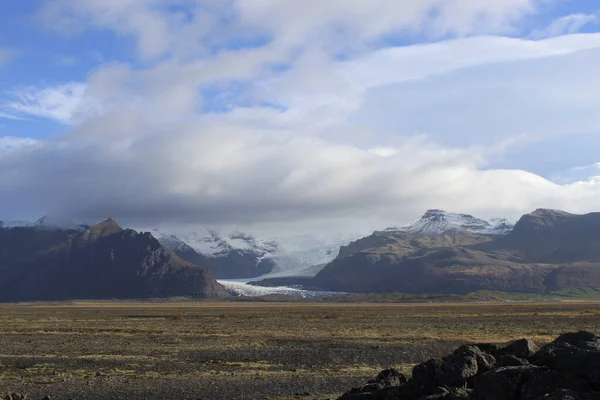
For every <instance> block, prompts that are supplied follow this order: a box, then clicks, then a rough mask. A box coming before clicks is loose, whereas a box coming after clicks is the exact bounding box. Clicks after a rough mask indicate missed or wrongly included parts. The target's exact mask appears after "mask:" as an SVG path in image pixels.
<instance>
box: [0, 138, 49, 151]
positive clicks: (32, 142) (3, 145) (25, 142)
mask: <svg viewBox="0 0 600 400" xmlns="http://www.w3.org/2000/svg"><path fill="white" fill-rule="evenodd" d="M37 145H40V141H39V140H37V139H32V138H22V137H14V136H0V154H1V152H2V151H9V150H17V149H20V148H23V147H29V146H37Z"/></svg>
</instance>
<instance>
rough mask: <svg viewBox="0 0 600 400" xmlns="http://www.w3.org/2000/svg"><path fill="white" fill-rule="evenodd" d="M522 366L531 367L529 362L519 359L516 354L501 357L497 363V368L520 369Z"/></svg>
mask: <svg viewBox="0 0 600 400" xmlns="http://www.w3.org/2000/svg"><path fill="white" fill-rule="evenodd" d="M520 365H529V361H527V360H525V359H523V358H518V357H517V356H515V355H514V354H505V355H503V356H499V357H498V359H497V361H496V367H518V366H520Z"/></svg>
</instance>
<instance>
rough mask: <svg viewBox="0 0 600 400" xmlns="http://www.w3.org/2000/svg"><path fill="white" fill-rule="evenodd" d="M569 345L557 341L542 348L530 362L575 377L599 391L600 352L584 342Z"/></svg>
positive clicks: (573, 341) (563, 341) (565, 342)
mask: <svg viewBox="0 0 600 400" xmlns="http://www.w3.org/2000/svg"><path fill="white" fill-rule="evenodd" d="M563 336H564V335H563ZM561 338H562V336H561ZM561 338H559V339H561ZM571 343H576V344H578V345H579V346H581V347H578V346H577V345H573V344H571ZM571 343H569V342H568V341H565V340H558V339H557V340H555V341H554V342H552V343H550V344H547V345H546V346H544V347H542V348H541V349H540V350H539V351H538V352H537V353H536V354H535V355H534V356H533V357H532V358H531V361H532V362H533V363H535V364H536V365H543V366H545V367H548V368H550V369H553V370H557V371H561V372H565V373H571V374H574V375H577V376H579V377H581V378H583V379H584V380H585V381H586V382H587V383H588V384H589V385H590V386H591V387H592V388H593V389H594V390H600V351H599V350H597V349H593V348H590V346H589V345H588V344H587V342H586V341H578V340H572V341H571Z"/></svg>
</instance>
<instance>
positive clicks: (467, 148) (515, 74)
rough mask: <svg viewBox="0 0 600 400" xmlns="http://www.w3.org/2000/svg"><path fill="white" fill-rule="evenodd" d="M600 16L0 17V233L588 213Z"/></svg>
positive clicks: (254, 10) (572, 3)
mask: <svg viewBox="0 0 600 400" xmlns="http://www.w3.org/2000/svg"><path fill="white" fill-rule="evenodd" d="M598 71H600V3H599V2H598V1H597V0H403V1H398V0H369V1H366V0H303V1H297V0H86V1H79V0H53V1H41V0H39V1H38V0H27V1H18V2H17V1H11V0H0V194H1V195H0V220H32V219H36V218H39V217H40V216H42V215H46V214H50V215H58V216H62V217H64V218H71V219H73V220H82V221H92V222H93V221H99V220H102V219H104V218H106V217H108V216H110V217H113V218H115V219H117V220H118V221H123V222H124V223H125V224H128V225H132V226H157V225H172V226H195V225H202V226H239V227H241V228H245V229H249V230H252V229H256V230H260V229H273V230H282V231H286V230H287V231H294V230H298V229H314V230H323V229H334V230H344V229H355V228H356V227H363V228H365V227H372V228H381V227H383V226H387V225H394V224H398V223H403V222H406V221H410V220H413V219H417V218H418V217H419V216H420V215H421V214H422V213H423V212H424V211H425V210H426V209H429V208H442V209H446V210H448V211H452V212H465V213H471V214H474V215H477V216H481V217H492V216H504V217H507V218H509V219H516V218H518V216H519V215H521V214H523V213H527V212H531V211H533V210H534V209H536V208H556V209H563V210H566V211H569V212H574V213H584V212H591V211H600V209H599V206H598V205H599V204H600V152H599V151H598V150H599V149H600V73H599V72H598Z"/></svg>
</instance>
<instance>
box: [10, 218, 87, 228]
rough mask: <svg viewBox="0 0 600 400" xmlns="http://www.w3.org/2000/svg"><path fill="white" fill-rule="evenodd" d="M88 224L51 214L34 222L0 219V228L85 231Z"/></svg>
mask: <svg viewBox="0 0 600 400" xmlns="http://www.w3.org/2000/svg"><path fill="white" fill-rule="evenodd" d="M89 227H90V225H88V224H85V223H83V222H76V221H72V220H70V219H66V218H59V217H57V216H53V215H44V216H43V217H41V218H39V219H38V220H36V221H34V222H28V221H0V228H37V229H62V230H73V231H81V232H82V231H85V230H86V229H88V228H89Z"/></svg>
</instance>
